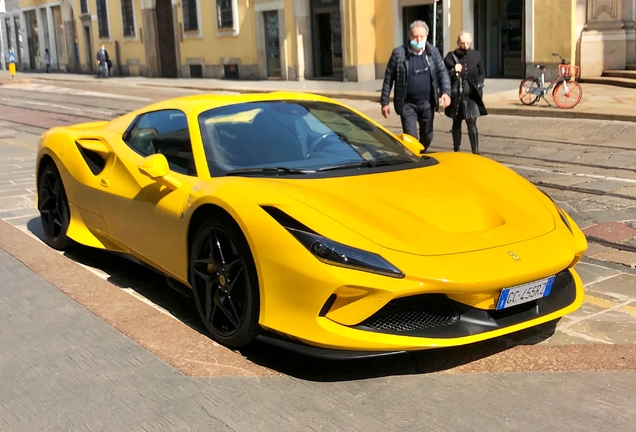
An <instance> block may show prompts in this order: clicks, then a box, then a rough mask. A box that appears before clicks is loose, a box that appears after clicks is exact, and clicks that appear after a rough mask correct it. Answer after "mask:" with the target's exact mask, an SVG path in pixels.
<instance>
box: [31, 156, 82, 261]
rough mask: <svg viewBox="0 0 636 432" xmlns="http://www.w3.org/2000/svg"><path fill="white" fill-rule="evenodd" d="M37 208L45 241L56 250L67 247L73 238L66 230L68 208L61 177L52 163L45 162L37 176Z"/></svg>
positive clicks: (68, 215) (68, 217)
mask: <svg viewBox="0 0 636 432" xmlns="http://www.w3.org/2000/svg"><path fill="white" fill-rule="evenodd" d="M38 210H39V212H40V218H41V219H42V228H44V235H45V241H46V243H47V244H48V245H49V246H51V247H53V248H55V249H58V250H64V249H68V248H69V247H70V246H71V245H72V244H73V240H71V239H70V238H68V237H67V235H66V232H67V230H68V225H69V221H70V210H69V206H68V199H67V198H66V191H65V190H64V184H63V183H62V177H61V176H60V173H59V171H58V170H57V168H56V167H55V165H54V164H52V163H49V164H47V165H46V166H45V167H44V168H42V170H41V171H40V176H39V177H38Z"/></svg>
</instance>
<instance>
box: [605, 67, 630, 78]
mask: <svg viewBox="0 0 636 432" xmlns="http://www.w3.org/2000/svg"><path fill="white" fill-rule="evenodd" d="M603 77H611V78H629V79H636V70H631V69H626V70H605V71H603Z"/></svg>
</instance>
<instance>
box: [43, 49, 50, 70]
mask: <svg viewBox="0 0 636 432" xmlns="http://www.w3.org/2000/svg"><path fill="white" fill-rule="evenodd" d="M44 62H45V63H46V73H49V70H50V69H51V53H50V52H49V49H48V48H45V49H44Z"/></svg>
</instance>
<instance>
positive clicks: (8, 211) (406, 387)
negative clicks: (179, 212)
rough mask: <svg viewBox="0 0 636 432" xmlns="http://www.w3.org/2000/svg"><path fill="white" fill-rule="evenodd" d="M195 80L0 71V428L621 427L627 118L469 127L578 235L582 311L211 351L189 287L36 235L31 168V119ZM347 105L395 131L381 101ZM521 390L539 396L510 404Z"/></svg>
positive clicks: (110, 112) (634, 234) (91, 110)
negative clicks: (426, 334)
mask: <svg viewBox="0 0 636 432" xmlns="http://www.w3.org/2000/svg"><path fill="white" fill-rule="evenodd" d="M89 84H90V85H89ZM197 92H198V90H192V89H184V88H179V89H175V88H169V87H152V88H151V87H148V86H139V85H136V84H135V83H133V82H130V81H127V82H124V83H123V84H121V83H118V82H117V81H116V80H113V82H112V83H110V82H109V83H107V84H102V85H101V87H100V88H98V89H95V87H94V85H93V84H92V83H84V82H80V83H74V82H70V83H69V82H59V83H56V82H54V81H37V80H36V79H32V82H31V83H27V84H21V85H13V86H4V87H0V97H1V98H2V99H1V101H0V105H1V106H2V107H3V109H4V110H5V112H6V114H5V115H3V116H2V117H1V118H0V154H1V155H2V156H1V157H0V219H1V220H2V221H3V222H0V224H2V225H0V287H2V288H1V289H0V345H1V346H3V347H5V349H4V350H2V352H0V429H1V430H8V431H9V430H10V431H17V430H25V431H26V430H29V431H31V430H46V429H48V430H155V429H162V430H167V429H169V430H200V429H203V428H204V427H205V428H208V429H212V430H268V431H269V430H378V431H384V430H425V429H426V430H428V429H435V430H449V431H451V430H504V429H506V430H508V429H509V430H590V431H598V430H625V431H628V430H633V425H634V424H636V408H635V407H636V394H635V393H634V391H633V389H634V388H635V387H636V156H635V155H636V141H634V139H633V137H634V136H635V135H636V123H631V122H624V121H609V120H586V119H564V118H547V117H521V116H505V115H489V116H487V117H483V118H481V119H480V120H479V123H478V125H479V131H480V137H481V142H480V148H481V151H482V153H483V154H484V156H485V157H490V158H492V159H494V160H497V161H499V162H501V163H503V164H505V165H506V166H508V167H509V168H511V169H513V170H514V171H516V172H517V173H519V174H520V175H522V176H524V177H525V178H527V179H528V180H530V181H531V182H533V183H534V184H536V185H538V186H539V187H540V188H541V189H542V190H543V191H545V192H546V193H548V194H549V195H550V196H551V197H552V198H553V199H554V200H555V201H556V202H557V203H558V204H559V205H560V206H561V207H562V208H563V209H564V210H565V211H567V212H568V213H569V214H570V215H571V216H572V218H573V219H574V220H575V221H576V222H577V224H579V226H580V227H581V228H582V229H583V230H584V232H585V233H586V235H587V236H588V241H589V250H588V252H587V254H586V257H585V258H584V259H583V260H582V261H581V262H580V263H579V264H578V265H577V267H576V268H577V271H578V272H579V274H580V275H581V277H582V279H583V282H584V283H585V290H586V296H585V302H584V305H583V307H581V308H580V309H579V310H578V311H576V312H575V313H573V314H571V315H569V316H566V317H564V318H563V319H561V320H560V321H558V322H557V323H549V324H548V325H544V326H541V327H540V328H536V329H532V330H530V331H523V332H519V333H515V334H513V335H510V336H506V337H502V338H499V339H496V340H492V341H489V342H486V343H480V344H474V345H470V346H467V347H462V348H461V349H445V350H432V351H429V352H420V353H414V354H408V355H405V356H398V357H390V358H386V359H374V360H371V361H364V362H362V361H355V362H346V363H337V364H336V365H335V366H334V363H333V362H325V361H319V360H315V359H309V358H304V357H302V356H300V355H296V354H292V353H287V352H285V351H282V350H279V349H276V348H272V347H269V346H266V345H261V344H258V345H257V346H255V347H253V348H250V349H248V350H242V351H240V352H234V351H231V350H228V349H225V348H223V347H220V346H219V345H218V344H216V343H214V342H212V341H211V340H210V339H209V338H207V337H206V336H204V335H203V334H202V332H203V330H202V324H201V323H200V322H199V319H198V317H197V314H196V310H195V308H194V306H193V304H192V301H191V299H188V298H186V297H185V296H183V295H181V294H179V293H177V292H176V291H173V290H171V289H170V288H169V287H168V286H167V284H166V282H165V279H164V278H162V277H160V276H159V275H157V274H156V273H154V272H152V271H150V270H148V269H146V268H144V267H141V266H139V265H137V264H134V263H132V262H130V261H128V260H126V259H124V258H122V257H119V256H116V255H113V254H109V253H106V252H102V251H97V250H91V249H88V248H83V247H80V248H77V249H76V250H75V251H74V252H72V253H66V254H61V253H58V252H55V251H53V250H52V249H50V248H48V247H46V246H44V245H43V244H42V243H41V241H40V238H42V235H43V234H42V229H41V223H40V220H39V214H38V212H37V209H36V208H35V173H34V171H35V158H36V149H37V143H38V139H39V135H40V134H41V133H42V132H44V130H46V129H47V128H49V127H52V126H54V125H63V124H72V123H78V122H85V121H93V120H96V119H101V118H106V119H109V118H114V117H116V116H118V115H120V114H123V113H125V112H128V111H130V110H133V109H136V108H139V107H141V106H144V105H147V104H148V103H151V102H153V101H158V100H162V99H165V98H168V97H173V96H181V95H186V94H193V93H197ZM344 101H345V102H346V103H348V104H350V105H351V106H353V107H354V108H356V109H358V110H360V111H361V112H363V113H365V114H366V115H368V116H370V117H372V118H374V119H376V120H377V121H380V123H381V124H383V125H385V126H386V127H387V128H388V129H390V130H392V131H394V132H401V129H400V123H399V118H398V117H397V116H395V115H394V114H393V115H391V116H390V118H389V119H386V120H385V119H383V118H381V115H380V107H379V104H377V103H376V102H372V101H368V100H353V99H346V100H344ZM449 129H450V121H449V119H447V118H445V117H443V116H441V115H438V117H437V118H436V123H435V133H436V138H435V141H434V143H433V145H432V146H431V149H430V151H431V152H438V151H448V150H450V149H452V144H451V142H452V140H451V136H450V132H449ZM469 148H470V146H469V144H468V137H467V136H466V135H465V136H464V144H463V146H462V151H468V149H469ZM423 187H425V185H423ZM64 294H66V295H64ZM118 330H119V331H118ZM538 395H541V403H537V397H538ZM526 405H532V406H534V408H533V411H520V410H519V409H518V408H519V406H526ZM555 410H557V411H558V412H559V416H554V415H550V414H551V413H553V412H554V411H555ZM407 411H408V412H409V413H410V414H408V415H407V414H406V412H407ZM483 412H490V413H491V415H490V416H483V415H481V413H483ZM413 413H419V414H418V415H414V414H413ZM511 413H512V414H511ZM422 421H424V423H425V426H423V423H422Z"/></svg>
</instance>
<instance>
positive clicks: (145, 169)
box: [138, 153, 181, 190]
mask: <svg viewBox="0 0 636 432" xmlns="http://www.w3.org/2000/svg"><path fill="white" fill-rule="evenodd" d="M138 168H139V172H140V173H142V174H143V175H145V176H147V177H150V178H151V179H153V180H154V181H156V182H157V183H159V184H162V185H164V186H165V187H167V188H168V189H172V190H175V189H179V188H180V187H181V182H180V181H179V180H177V179H176V178H174V177H173V176H172V174H170V167H169V166H168V159H166V157H165V156H164V155H162V154H159V153H157V154H153V155H150V156H147V157H145V158H144V160H143V161H141V163H140V164H139V165H138Z"/></svg>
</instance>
